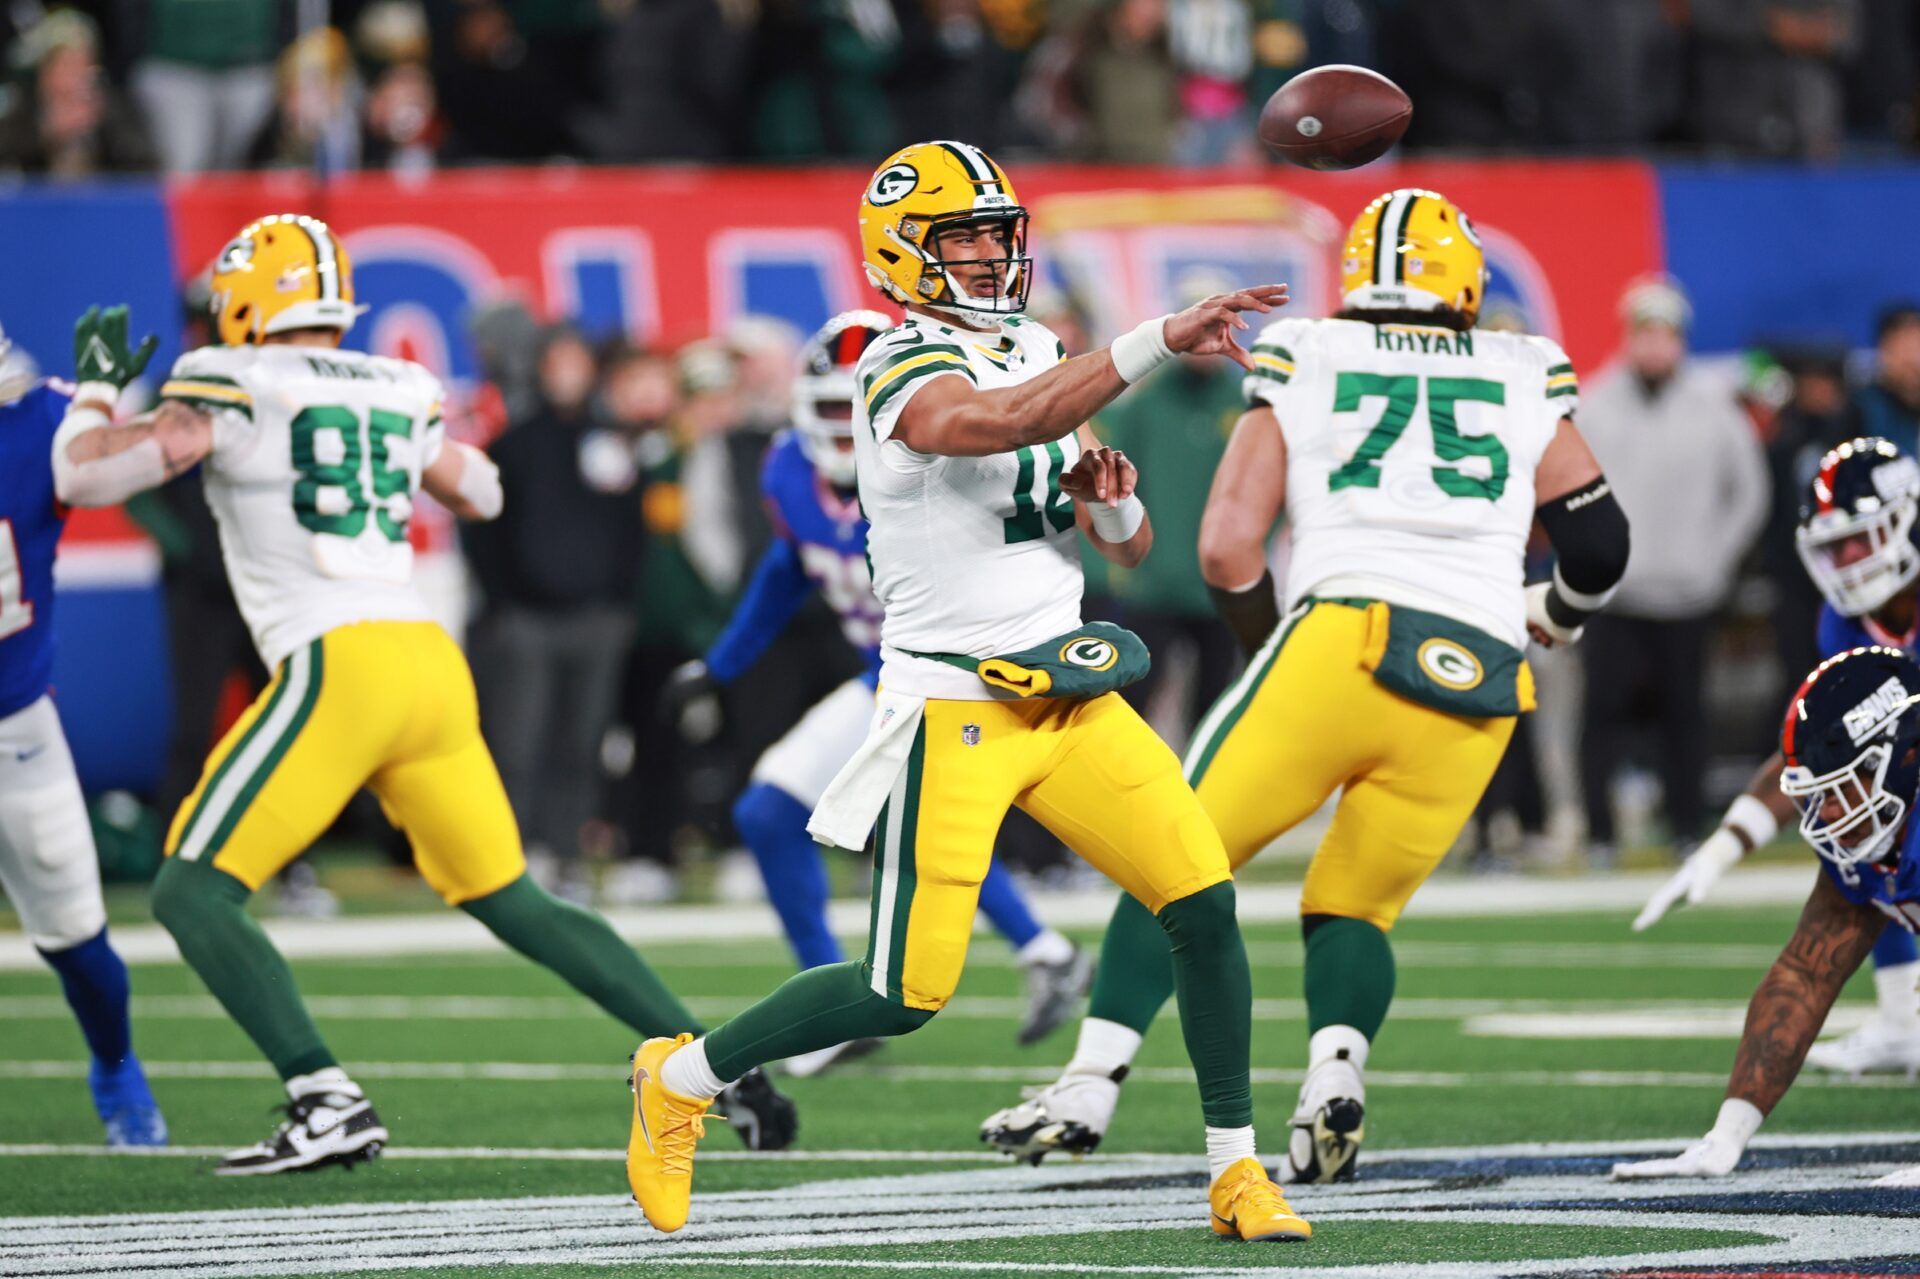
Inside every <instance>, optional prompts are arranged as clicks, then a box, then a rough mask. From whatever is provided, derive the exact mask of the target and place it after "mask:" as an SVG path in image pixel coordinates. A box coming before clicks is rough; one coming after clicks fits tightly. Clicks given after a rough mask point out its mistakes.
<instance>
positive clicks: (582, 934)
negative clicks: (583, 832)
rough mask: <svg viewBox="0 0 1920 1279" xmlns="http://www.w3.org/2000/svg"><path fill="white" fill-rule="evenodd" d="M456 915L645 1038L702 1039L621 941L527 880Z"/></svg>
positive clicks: (462, 905)
mask: <svg viewBox="0 0 1920 1279" xmlns="http://www.w3.org/2000/svg"><path fill="white" fill-rule="evenodd" d="M460 909H462V910H464V911H466V912H467V913H468V914H469V915H472V916H473V917H474V918H475V919H477V920H479V921H480V922H481V923H483V924H485V925H486V926H487V927H488V928H489V929H490V930H492V932H493V935H494V936H495V937H498V938H499V939H500V940H501V941H503V942H505V943H507V945H509V946H511V947H513V948H514V949H515V950H517V951H519V952H520V953H521V954H523V955H525V956H526V957H527V958H528V959H531V960H532V961H533V962H534V963H536V964H540V965H542V966H544V967H546V968H549V969H552V970H553V971H554V972H556V973H558V974H559V975H560V976H561V977H563V978H565V979H566V982H567V984H568V985H570V986H572V987H573V988H574V989H575V990H577V991H579V992H580V993H581V994H583V995H585V996H586V997H587V998H588V999H591V1000H592V1001H593V1002H594V1003H596V1004H598V1005H600V1007H602V1008H604V1009H606V1010H607V1011H608V1012H609V1013H611V1014H613V1016H615V1017H617V1018H618V1019H619V1020H621V1021H623V1022H625V1023H626V1024H627V1025H629V1026H631V1027H632V1028H633V1029H634V1030H636V1031H638V1032H640V1033H641V1034H642V1035H645V1036H647V1037H648V1038H650V1039H651V1038H654V1037H656V1036H663V1035H664V1036H673V1035H677V1034H679V1033H681V1032H682V1031H692V1032H693V1033H694V1034H696V1035H697V1034H699V1033H700V1029H701V1027H700V1023H699V1022H697V1021H695V1020H694V1017H693V1014H692V1013H690V1012H688V1011H687V1007H686V1005H685V1004H683V1003H681V1002H680V1000H679V999H678V997H676V996H675V995H674V993H673V992H672V991H670V990H668V989H667V987H666V984H665V983H664V982H662V981H661V980H660V978H659V976H658V975H657V974H656V973H655V972H654V971H653V969H651V968H649V967H647V964H646V961H645V960H643V959H641V958H640V956H639V955H637V954H635V953H634V950H633V947H631V946H629V945H627V943H625V942H624V941H621V940H620V935H619V934H618V933H616V932H614V931H613V926H612V925H610V924H608V923H607V921H606V920H604V919H602V918H601V917H600V916H598V915H596V914H594V913H593V912H592V911H590V910H583V909H582V908H580V907H578V906H575V905H574V904H573V903H572V902H564V901H561V900H560V899H559V898H558V897H555V896H554V895H553V894H552V893H549V892H548V891H547V890H546V889H544V888H542V887H540V885H538V884H536V883H534V882H533V880H532V879H531V878H530V877H528V876H526V875H522V876H521V877H520V878H518V879H516V880H514V881H513V882H512V883H511V884H508V885H507V886H506V887H505V888H502V889H500V890H499V891H498V892H493V893H488V894H487V895H486V896H485V897H478V898H475V899H474V900H472V901H469V902H461V903H460Z"/></svg>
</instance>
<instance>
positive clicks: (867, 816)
mask: <svg viewBox="0 0 1920 1279" xmlns="http://www.w3.org/2000/svg"><path fill="white" fill-rule="evenodd" d="M926 709H927V699H926V698H924V697H912V696H909V695H908V694H906V693H889V692H888V691H887V690H886V689H884V688H883V689H881V690H880V692H879V695H878V696H877V698H876V699H875V703H874V708H873V721H872V723H870V724H868V725H867V740H866V741H864V742H862V743H860V749H859V750H857V751H855V752H854V753H853V758H852V759H850V760H848V761H847V762H846V764H845V766H843V767H842V768H841V769H840V771H839V772H838V773H836V774H834V778H833V781H831V782H830V783H828V785H827V790H826V793H825V794H823V795H822V796H820V802H819V803H818V804H816V805H814V809H813V817H812V818H811V819H810V820H809V821H808V822H807V834H809V835H811V836H813V837H814V838H815V839H816V840H818V841H819V842H820V843H822V844H830V845H832V846H833V847H835V848H851V849H854V850H856V851H857V850H859V849H862V848H865V847H866V846H867V836H868V835H869V834H870V833H872V831H873V823H874V821H875V820H876V819H878V818H879V816H880V809H881V807H882V806H883V805H884V804H885V803H886V802H887V796H888V794H889V793H891V792H892V790H893V784H894V782H895V781H896V780H898V779H899V776H900V770H901V769H903V768H905V767H906V766H907V755H908V754H909V752H911V751H912V750H913V738H914V734H916V733H917V732H919V730H920V718H921V716H922V715H924V714H925V713H926Z"/></svg>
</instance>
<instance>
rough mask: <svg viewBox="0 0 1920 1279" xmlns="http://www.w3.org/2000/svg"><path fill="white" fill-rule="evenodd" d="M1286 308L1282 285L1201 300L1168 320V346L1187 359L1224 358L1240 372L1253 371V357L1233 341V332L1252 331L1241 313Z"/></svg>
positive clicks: (1223, 294)
mask: <svg viewBox="0 0 1920 1279" xmlns="http://www.w3.org/2000/svg"><path fill="white" fill-rule="evenodd" d="M1286 304H1287V286H1286V285H1284V284H1256V285H1255V286H1253V287H1252V288H1250V289H1241V290H1239V291H1238V292H1235V293H1217V294H1215V295H1214V296H1212V297H1210V298H1202V299H1201V300H1200V301H1198V302H1196V303H1194V304H1193V305H1192V306H1190V307H1188V308H1187V309H1186V310H1184V311H1181V312H1178V313H1177V314H1174V315H1169V316H1168V317H1167V326H1166V330H1165V337H1166V339H1167V346H1168V348H1169V349H1171V350H1174V351H1181V352H1184V353H1186V354H1188V355H1224V356H1226V357H1227V358H1228V359H1229V360H1232V361H1233V362H1234V363H1235V364H1238V365H1239V366H1240V367H1241V368H1243V369H1246V370H1248V371H1249V372H1251V371H1252V369H1253V357H1252V356H1250V355H1248V354H1247V353H1246V350H1245V349H1244V348H1242V347H1241V345H1240V344H1239V343H1238V342H1236V341H1235V340H1234V337H1233V335H1234V331H1235V330H1236V329H1244V328H1249V327H1251V326H1250V325H1248V323H1247V322H1246V321H1245V320H1243V319H1241V318H1240V313H1241V312H1242V311H1273V310H1277V309H1279V308H1280V307H1283V306H1285V305H1286Z"/></svg>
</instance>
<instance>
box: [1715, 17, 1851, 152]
mask: <svg viewBox="0 0 1920 1279" xmlns="http://www.w3.org/2000/svg"><path fill="white" fill-rule="evenodd" d="M1860 7H1861V6H1860V0H1688V4H1687V6H1686V9H1687V16H1688V21H1689V22H1690V23H1691V25H1692V30H1693V35H1694V65H1693V76H1694V92H1693V133H1694V137H1695V139H1696V140H1697V141H1698V142H1700V143H1701V144H1702V145H1703V146H1705V147H1706V148H1707V149H1708V150H1710V151H1733V152H1741V153H1746V154H1754V155H1778V156H1826V155H1831V154H1832V153H1833V152H1835V151H1837V150H1838V149H1839V147H1840V142H1841V137H1842V134H1843V131H1844V124H1845V115H1844V105H1845V104H1844V101H1843V93H1844V88H1843V83H1842V81H1843V76H1844V72H1845V68H1846V66H1847V62H1848V59H1849V58H1851V56H1852V55H1853V53H1854V51H1855V50H1856V49H1857V48H1858V47H1859V31H1860Z"/></svg>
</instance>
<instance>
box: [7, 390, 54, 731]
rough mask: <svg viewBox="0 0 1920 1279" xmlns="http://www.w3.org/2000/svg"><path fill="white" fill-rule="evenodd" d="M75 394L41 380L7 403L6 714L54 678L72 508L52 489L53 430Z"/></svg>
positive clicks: (35, 696) (36, 697)
mask: <svg viewBox="0 0 1920 1279" xmlns="http://www.w3.org/2000/svg"><path fill="white" fill-rule="evenodd" d="M68 398H69V397H68V396H67V395H66V394H64V393H63V392H61V391H59V390H57V389H55V388H54V387H53V386H52V385H50V384H48V383H44V382H43V383H41V384H40V385H38V386H36V387H34V388H33V389H32V390H31V391H28V392H27V393H26V394H25V395H23V396H21V397H20V398H19V399H17V400H15V401H13V402H12V403H10V404H0V716H6V715H11V714H13V713H14V712H15V711H17V710H21V709H23V708H25V707H27V706H31V705H32V704H33V703H34V702H37V701H39V700H40V696H41V694H43V693H45V692H46V691H47V685H48V683H49V681H50V680H51V679H52V677H53V551H54V547H56V546H57V545H59V542H60V531H61V529H63V528H65V527H66V523H67V512H66V508H65V507H63V506H61V505H60V503H59V501H58V500H57V499H56V498H55V497H54V495H53V433H54V432H55V431H57V430H59V429H60V419H61V418H63V417H65V416H66V413H67V401H68Z"/></svg>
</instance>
